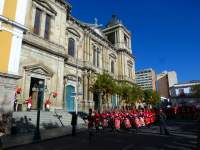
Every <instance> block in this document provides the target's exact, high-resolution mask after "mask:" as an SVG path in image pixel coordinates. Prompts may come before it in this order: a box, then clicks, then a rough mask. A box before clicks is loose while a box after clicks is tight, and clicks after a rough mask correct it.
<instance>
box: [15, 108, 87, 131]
mask: <svg viewBox="0 0 200 150" xmlns="http://www.w3.org/2000/svg"><path fill="white" fill-rule="evenodd" d="M57 116H62V117H60V120H59V118H58V117H57ZM71 118H72V115H71V114H70V113H68V112H66V111H57V112H56V113H55V112H45V111H41V112H40V129H41V130H46V129H50V128H57V127H62V124H63V125H64V126H69V125H71ZM13 120H14V121H13V122H14V123H13V125H15V126H17V129H18V132H29V131H33V130H35V126H36V122H37V111H31V112H13ZM60 121H61V122H62V123H61V122H60ZM77 124H85V122H84V120H83V119H82V118H81V117H78V119H77Z"/></svg>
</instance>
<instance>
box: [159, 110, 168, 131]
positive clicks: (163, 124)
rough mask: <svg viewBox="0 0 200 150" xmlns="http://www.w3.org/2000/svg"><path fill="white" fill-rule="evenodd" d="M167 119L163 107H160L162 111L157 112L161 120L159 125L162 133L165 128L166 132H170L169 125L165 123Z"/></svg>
mask: <svg viewBox="0 0 200 150" xmlns="http://www.w3.org/2000/svg"><path fill="white" fill-rule="evenodd" d="M165 119H166V115H165V113H164V112H163V111H162V109H161V108H160V112H158V114H157V120H158V122H159V126H160V135H162V134H163V130H165V134H166V135H168V134H169V132H168V130H167V126H166V123H165Z"/></svg>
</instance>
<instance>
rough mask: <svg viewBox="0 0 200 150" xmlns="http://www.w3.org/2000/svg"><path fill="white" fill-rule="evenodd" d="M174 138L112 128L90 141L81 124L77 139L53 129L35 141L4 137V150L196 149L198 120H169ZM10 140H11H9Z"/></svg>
mask: <svg viewBox="0 0 200 150" xmlns="http://www.w3.org/2000/svg"><path fill="white" fill-rule="evenodd" d="M167 126H168V130H169V132H170V135H160V134H159V127H158V125H155V126H152V127H151V128H145V129H143V130H142V132H140V133H135V132H134V131H133V130H131V131H130V132H129V133H126V132H125V131H124V130H120V131H119V133H113V132H112V131H111V130H110V129H107V130H106V131H105V132H103V131H100V132H99V133H95V135H94V137H93V138H92V139H91V140H89V138H88V133H87V124H82V125H79V127H78V132H79V133H78V134H77V136H76V137H73V136H71V127H66V128H58V129H52V130H49V131H45V132H42V133H41V136H42V140H41V141H36V142H33V140H32V136H33V133H28V134H23V135H16V136H9V137H4V139H3V140H4V144H5V145H4V148H5V149H11V150H27V149H28V150H85V149H95V150H110V149H115V150H132V149H135V150H178V149H181V150H195V149H196V143H197V142H196V141H197V121H196V120H168V121H167ZM6 140H7V141H6Z"/></svg>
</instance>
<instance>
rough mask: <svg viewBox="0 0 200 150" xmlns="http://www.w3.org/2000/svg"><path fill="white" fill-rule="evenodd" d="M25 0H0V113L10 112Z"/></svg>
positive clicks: (20, 43) (22, 29) (16, 76)
mask: <svg viewBox="0 0 200 150" xmlns="http://www.w3.org/2000/svg"><path fill="white" fill-rule="evenodd" d="M25 11H26V1H23V0H0V43H1V44H0V52H1V55H0V115H1V114H2V113H6V114H7V113H10V114H11V113H12V111H13V104H14V96H15V92H16V82H17V80H18V79H20V78H21V76H20V75H19V74H18V68H19V59H20V53H21V45H22V38H23V33H25V32H26V31H27V30H28V29H27V28H26V27H25V26H24V19H25Z"/></svg>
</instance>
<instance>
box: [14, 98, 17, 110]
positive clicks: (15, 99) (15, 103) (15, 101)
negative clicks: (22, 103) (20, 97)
mask: <svg viewBox="0 0 200 150" xmlns="http://www.w3.org/2000/svg"><path fill="white" fill-rule="evenodd" d="M16 107H17V96H16V95H15V98H14V106H13V110H14V111H16Z"/></svg>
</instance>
